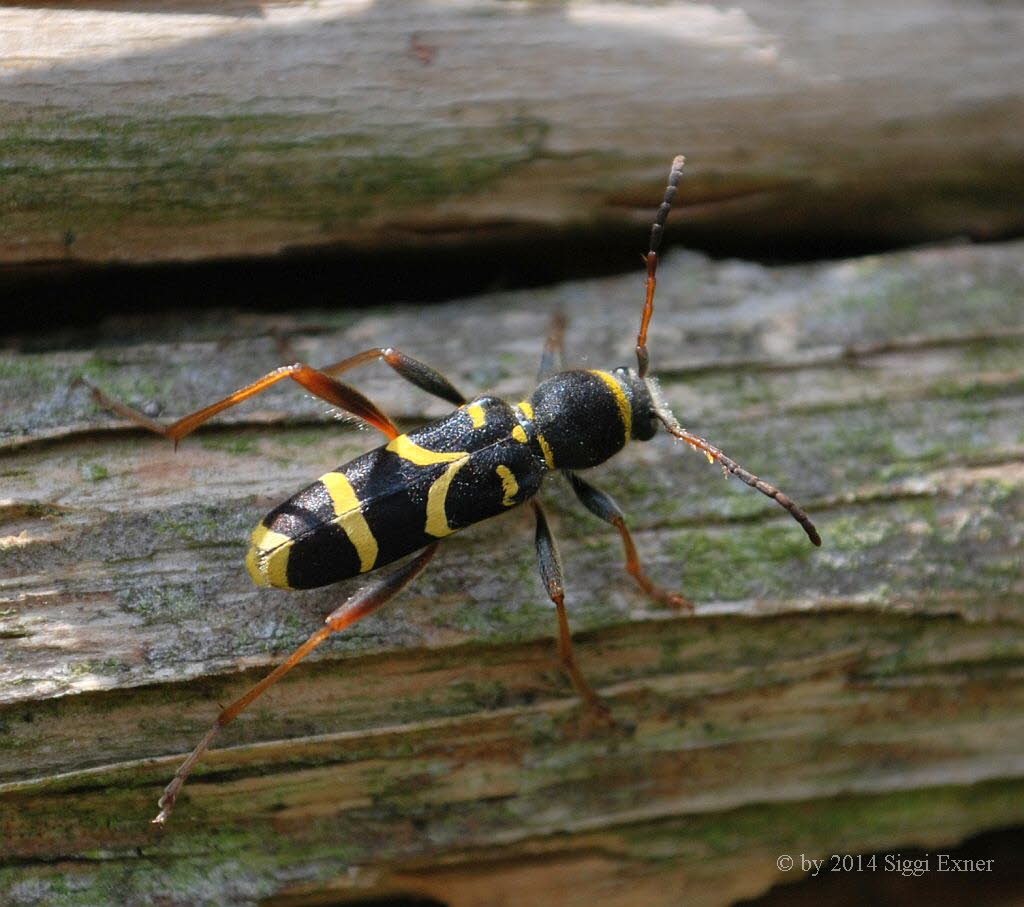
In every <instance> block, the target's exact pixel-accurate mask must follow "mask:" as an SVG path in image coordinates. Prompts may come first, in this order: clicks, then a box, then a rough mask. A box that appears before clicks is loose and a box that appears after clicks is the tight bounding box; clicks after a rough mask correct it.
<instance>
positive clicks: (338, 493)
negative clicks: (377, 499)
mask: <svg viewBox="0 0 1024 907" xmlns="http://www.w3.org/2000/svg"><path fill="white" fill-rule="evenodd" d="M320 481H321V482H323V483H324V487H325V488H326V489H327V493H328V494H329V495H330V496H331V501H333V502H334V513H335V515H336V516H337V519H336V520H335V522H336V523H337V524H338V525H339V526H340V527H341V529H342V531H343V532H344V533H345V535H347V536H348V539H349V541H350V542H351V543H352V544H353V545H354V546H355V549H356V554H358V555H359V572H360V573H366V571H367V570H372V569H373V565H374V564H376V563H377V551H378V548H377V540H376V539H375V538H374V537H373V533H372V532H371V531H370V526H369V524H368V523H367V522H366V517H365V516H363V511H362V507H361V505H360V502H359V498H358V497H357V496H356V492H355V489H354V488H353V487H352V483H351V482H350V481H349V480H348V477H347V476H345V475H343V474H342V473H340V472H329V473H327V475H323V476H320Z"/></svg>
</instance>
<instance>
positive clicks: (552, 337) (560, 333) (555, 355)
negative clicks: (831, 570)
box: [537, 312, 566, 383]
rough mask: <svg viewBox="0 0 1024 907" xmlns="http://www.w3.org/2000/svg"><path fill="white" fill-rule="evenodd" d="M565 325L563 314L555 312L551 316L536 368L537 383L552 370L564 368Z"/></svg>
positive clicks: (558, 370)
mask: <svg viewBox="0 0 1024 907" xmlns="http://www.w3.org/2000/svg"><path fill="white" fill-rule="evenodd" d="M565 326H566V317H565V314H564V313H562V312H555V314H554V315H553V316H552V317H551V326H550V327H549V328H548V336H547V340H545V341H544V352H543V353H542V354H541V357H540V368H539V369H538V370H537V382H538V383H540V382H541V381H543V380H544V379H545V378H547V377H548V376H549V375H551V374H553V373H554V372H560V371H562V370H563V369H564V368H565Z"/></svg>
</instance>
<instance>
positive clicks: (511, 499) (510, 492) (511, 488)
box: [494, 464, 519, 507]
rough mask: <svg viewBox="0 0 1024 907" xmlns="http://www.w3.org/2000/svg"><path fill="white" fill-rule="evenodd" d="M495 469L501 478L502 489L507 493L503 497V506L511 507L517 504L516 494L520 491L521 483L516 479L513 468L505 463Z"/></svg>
mask: <svg viewBox="0 0 1024 907" xmlns="http://www.w3.org/2000/svg"><path fill="white" fill-rule="evenodd" d="M494 471H495V472H496V473H497V474H498V478H499V479H501V490H502V492H503V493H504V495H505V496H504V497H503V498H502V499H501V506H502V507H511V506H512V505H513V504H515V496H516V495H517V494H518V493H519V483H518V482H517V481H516V477H515V475H514V474H513V473H512V470H511V469H509V468H508V467H507V466H505V465H504V464H501V465H499V466H496V467H495V470H494Z"/></svg>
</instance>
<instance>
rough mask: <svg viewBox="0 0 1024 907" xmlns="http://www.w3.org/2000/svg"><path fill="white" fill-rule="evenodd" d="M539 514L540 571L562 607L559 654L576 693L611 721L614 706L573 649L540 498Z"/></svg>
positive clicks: (559, 567) (562, 586)
mask: <svg viewBox="0 0 1024 907" xmlns="http://www.w3.org/2000/svg"><path fill="white" fill-rule="evenodd" d="M530 503H531V504H532V505H533V511H534V513H535V514H536V516H537V536H536V543H537V560H538V562H539V564H540V575H541V579H542V580H543V581H544V586H545V588H546V589H547V592H548V596H549V597H550V598H551V601H553V602H554V603H555V607H556V608H557V609H558V656H559V658H560V659H561V660H562V665H563V667H564V668H565V670H566V672H567V673H568V675H569V679H570V680H572V685H573V687H574V688H575V690H576V693H577V694H578V695H579V697H580V699H582V700H583V701H584V702H585V703H586V704H587V706H588V708H590V709H591V711H592V712H593V713H594V714H595V715H596V717H597V718H599V719H600V720H601V721H603V722H606V723H610V722H611V720H612V718H611V710H610V709H609V708H608V706H607V705H606V704H605V703H604V700H602V699H601V697H600V696H598V695H597V693H595V692H594V689H593V687H591V686H590V684H589V683H587V680H586V678H585V677H584V676H583V672H582V671H581V670H580V667H579V665H578V664H577V663H576V656H575V654H574V653H573V649H572V634H571V633H570V632H569V618H568V616H567V615H566V613H565V584H564V583H563V581H562V559H561V558H560V557H559V555H558V548H557V547H556V545H555V539H554V537H553V536H552V535H551V530H550V529H549V528H548V521H547V517H545V516H544V509H543V508H542V507H541V506H540V504H539V503H538V502H537V501H531V502H530Z"/></svg>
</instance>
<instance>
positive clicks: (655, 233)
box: [636, 154, 686, 378]
mask: <svg viewBox="0 0 1024 907" xmlns="http://www.w3.org/2000/svg"><path fill="white" fill-rule="evenodd" d="M684 163H686V159H685V158H684V157H683V156H682V155H681V154H677V155H676V156H675V157H674V158H673V159H672V169H671V170H670V171H669V174H668V186H667V187H666V188H665V198H664V199H662V202H661V207H659V208H658V213H657V214H656V215H655V216H654V225H653V226H652V227H651V244H650V251H649V252H648V253H647V255H646V257H645V260H646V262H647V299H646V301H645V302H644V314H643V316H642V317H641V319H640V332H639V333H638V334H637V335H636V365H637V372H638V373H639V374H640V377H641V378H643V377H644V376H645V375H646V374H647V366H648V364H649V357H648V355H647V328H648V326H649V325H650V323H651V315H653V314H654V288H655V287H656V286H657V284H658V281H657V279H656V277H655V274H656V273H657V270H658V249H659V248H660V247H661V235H662V233H664V232H665V221H666V220H668V212H669V209H671V207H672V200H673V199H674V198H675V197H676V186H678V185H679V178H680V177H681V176H682V175H683V164H684Z"/></svg>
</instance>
